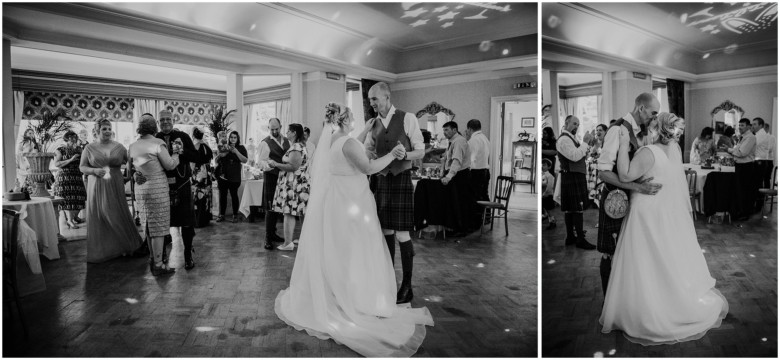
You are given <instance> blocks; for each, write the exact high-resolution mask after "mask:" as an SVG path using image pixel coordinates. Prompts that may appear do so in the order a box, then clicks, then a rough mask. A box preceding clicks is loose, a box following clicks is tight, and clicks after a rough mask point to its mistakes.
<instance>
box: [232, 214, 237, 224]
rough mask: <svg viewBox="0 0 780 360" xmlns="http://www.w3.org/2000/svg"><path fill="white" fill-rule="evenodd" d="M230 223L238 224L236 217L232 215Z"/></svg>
mask: <svg viewBox="0 0 780 360" xmlns="http://www.w3.org/2000/svg"><path fill="white" fill-rule="evenodd" d="M230 222H232V223H237V222H238V215H233V219H231V220H230Z"/></svg>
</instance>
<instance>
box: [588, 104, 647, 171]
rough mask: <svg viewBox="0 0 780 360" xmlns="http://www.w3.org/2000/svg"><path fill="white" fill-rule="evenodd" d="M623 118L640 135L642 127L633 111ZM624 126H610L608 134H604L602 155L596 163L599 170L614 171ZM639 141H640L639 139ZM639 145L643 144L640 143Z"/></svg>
mask: <svg viewBox="0 0 780 360" xmlns="http://www.w3.org/2000/svg"><path fill="white" fill-rule="evenodd" d="M623 120H625V121H626V122H628V123H629V124H630V125H631V128H632V129H633V130H634V135H635V136H636V135H639V132H640V131H641V129H640V128H639V125H638V124H637V123H636V120H634V116H633V115H631V113H628V114H626V115H625V116H623ZM624 128H625V127H624V126H610V127H609V129H608V130H607V134H606V135H604V146H602V147H601V155H599V161H598V165H596V167H597V168H598V169H599V171H612V169H613V168H614V167H615V162H616V161H617V155H618V148H619V147H620V132H621V131H623V129H624ZM646 137H647V136H646ZM637 141H639V139H637ZM639 146H642V144H639Z"/></svg>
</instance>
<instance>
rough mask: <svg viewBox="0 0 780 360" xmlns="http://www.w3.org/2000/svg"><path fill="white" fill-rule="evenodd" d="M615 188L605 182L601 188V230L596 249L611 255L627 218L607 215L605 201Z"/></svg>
mask: <svg viewBox="0 0 780 360" xmlns="http://www.w3.org/2000/svg"><path fill="white" fill-rule="evenodd" d="M613 189H615V187H613V186H609V185H607V184H605V186H604V187H603V190H601V199H600V200H599V231H598V241H597V242H596V249H597V250H598V251H599V252H600V253H604V254H609V255H613V254H615V248H616V247H617V241H618V237H619V236H620V229H621V228H622V227H623V219H625V218H623V219H613V218H611V217H609V216H608V215H607V212H606V210H605V209H604V202H605V201H606V200H607V194H609V192H610V190H613ZM624 191H625V190H624Z"/></svg>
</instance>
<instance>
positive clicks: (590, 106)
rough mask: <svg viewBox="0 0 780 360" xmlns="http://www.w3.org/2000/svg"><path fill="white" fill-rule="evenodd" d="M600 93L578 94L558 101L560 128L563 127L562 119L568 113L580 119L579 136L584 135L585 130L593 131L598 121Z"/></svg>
mask: <svg viewBox="0 0 780 360" xmlns="http://www.w3.org/2000/svg"><path fill="white" fill-rule="evenodd" d="M600 103H601V95H591V96H579V97H573V98H568V99H561V100H560V102H559V106H558V110H559V111H560V114H559V119H561V120H560V121H561V123H560V125H561V128H563V120H565V119H566V116H568V115H574V116H576V117H577V118H578V119H580V128H579V130H578V133H579V135H580V136H582V135H584V134H585V132H587V131H593V130H594V129H595V128H596V126H597V125H598V124H600V121H599V107H600V106H601V104H600Z"/></svg>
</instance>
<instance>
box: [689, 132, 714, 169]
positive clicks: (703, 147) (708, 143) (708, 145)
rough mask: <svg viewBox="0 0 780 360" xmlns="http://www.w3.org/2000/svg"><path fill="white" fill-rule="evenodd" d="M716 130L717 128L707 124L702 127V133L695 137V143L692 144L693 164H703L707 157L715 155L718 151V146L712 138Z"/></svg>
mask: <svg viewBox="0 0 780 360" xmlns="http://www.w3.org/2000/svg"><path fill="white" fill-rule="evenodd" d="M714 132H715V130H713V129H712V128H711V127H709V126H707V127H705V128H704V129H701V134H699V136H698V137H697V138H695V139H693V144H692V145H691V163H692V164H696V165H698V164H702V163H704V161H706V159H709V158H711V157H713V156H715V153H717V152H718V147H717V146H716V145H715V140H714V139H713V138H712V136H713V133H714Z"/></svg>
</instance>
